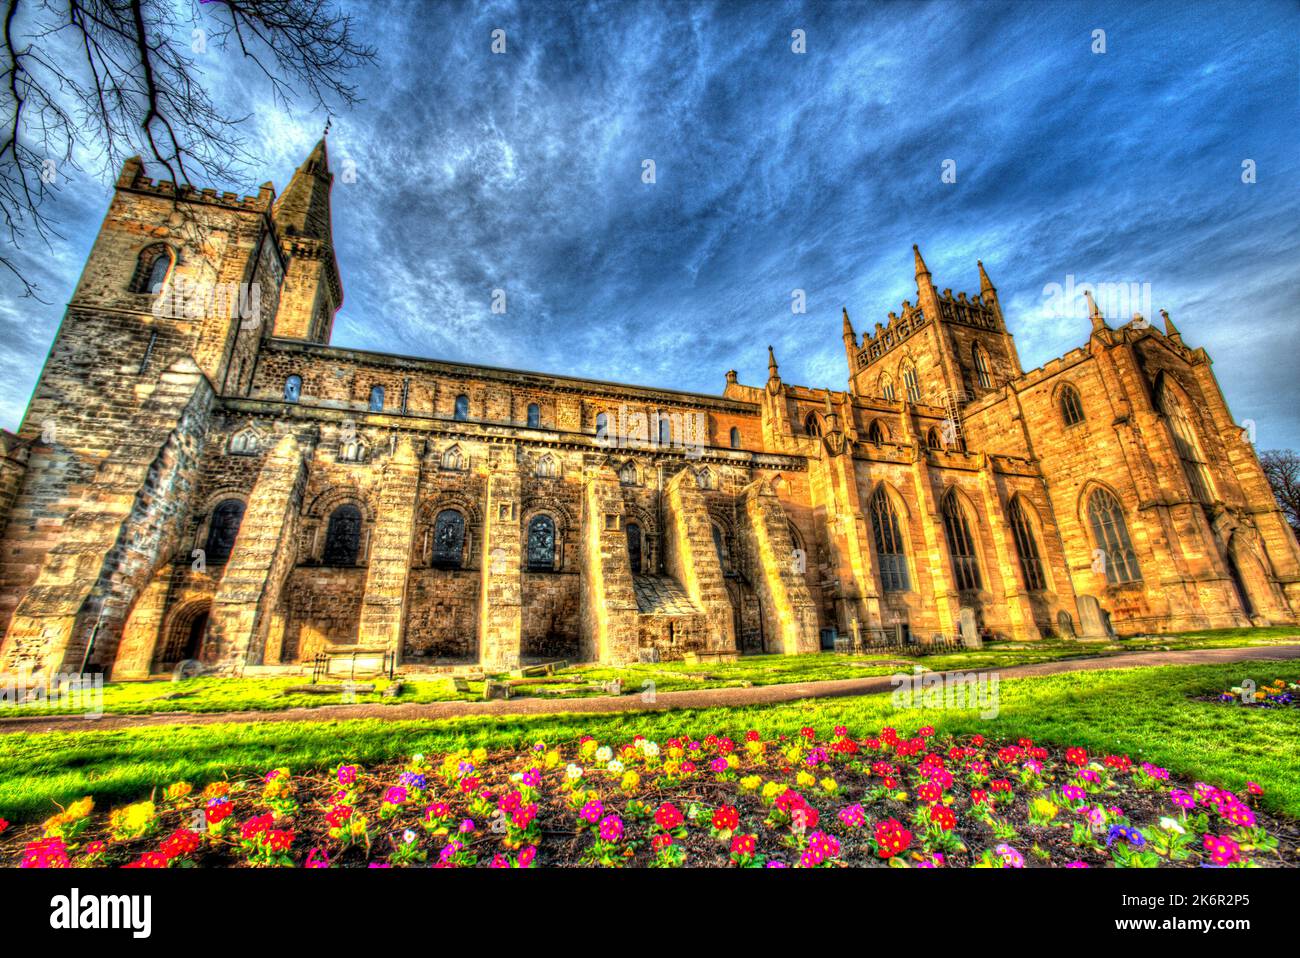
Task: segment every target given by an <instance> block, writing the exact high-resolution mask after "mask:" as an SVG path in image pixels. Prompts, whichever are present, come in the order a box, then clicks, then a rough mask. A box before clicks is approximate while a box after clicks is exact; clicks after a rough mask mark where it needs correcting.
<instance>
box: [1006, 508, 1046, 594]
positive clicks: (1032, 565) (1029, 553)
mask: <svg viewBox="0 0 1300 958" xmlns="http://www.w3.org/2000/svg"><path fill="white" fill-rule="evenodd" d="M1007 521H1008V522H1010V523H1011V531H1012V533H1013V534H1014V535H1015V537H1016V552H1018V553H1019V554H1020V571H1021V572H1023V573H1024V575H1025V588H1027V589H1029V590H1030V591H1031V592H1037V591H1038V590H1040V589H1042V588H1044V584H1043V563H1042V560H1041V559H1040V558H1039V555H1038V542H1037V540H1036V539H1034V529H1033V526H1031V525H1030V524H1029V517H1028V516H1027V515H1025V510H1024V508H1023V507H1022V506H1021V505H1020V499H1019V497H1017V498H1015V499H1012V500H1011V505H1009V506H1007Z"/></svg>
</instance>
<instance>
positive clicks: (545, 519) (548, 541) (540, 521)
mask: <svg viewBox="0 0 1300 958" xmlns="http://www.w3.org/2000/svg"><path fill="white" fill-rule="evenodd" d="M554 569H555V520H554V519H552V518H551V517H550V516H547V515H541V516H534V517H533V520H532V521H531V522H530V523H528V571H529V572H551V571H554Z"/></svg>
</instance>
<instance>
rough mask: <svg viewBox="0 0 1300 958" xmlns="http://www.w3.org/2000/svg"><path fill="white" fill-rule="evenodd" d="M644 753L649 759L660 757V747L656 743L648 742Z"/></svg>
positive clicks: (643, 749)
mask: <svg viewBox="0 0 1300 958" xmlns="http://www.w3.org/2000/svg"><path fill="white" fill-rule="evenodd" d="M642 751H643V752H645V754H646V756H647V757H648V758H655V757H657V756H658V755H659V746H658V745H657V744H656V743H654V742H646V743H645V747H644V748H642Z"/></svg>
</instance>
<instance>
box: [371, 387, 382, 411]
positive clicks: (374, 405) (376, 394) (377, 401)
mask: <svg viewBox="0 0 1300 958" xmlns="http://www.w3.org/2000/svg"><path fill="white" fill-rule="evenodd" d="M370 411H371V412H383V411H384V387H383V386H371V387H370Z"/></svg>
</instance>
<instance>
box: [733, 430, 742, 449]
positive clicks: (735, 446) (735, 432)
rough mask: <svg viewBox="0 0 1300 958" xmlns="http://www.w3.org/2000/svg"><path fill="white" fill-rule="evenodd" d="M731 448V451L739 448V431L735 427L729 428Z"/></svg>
mask: <svg viewBox="0 0 1300 958" xmlns="http://www.w3.org/2000/svg"><path fill="white" fill-rule="evenodd" d="M731 448H732V449H739V448H740V430H739V429H737V428H736V427H735V426H732V427H731Z"/></svg>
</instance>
